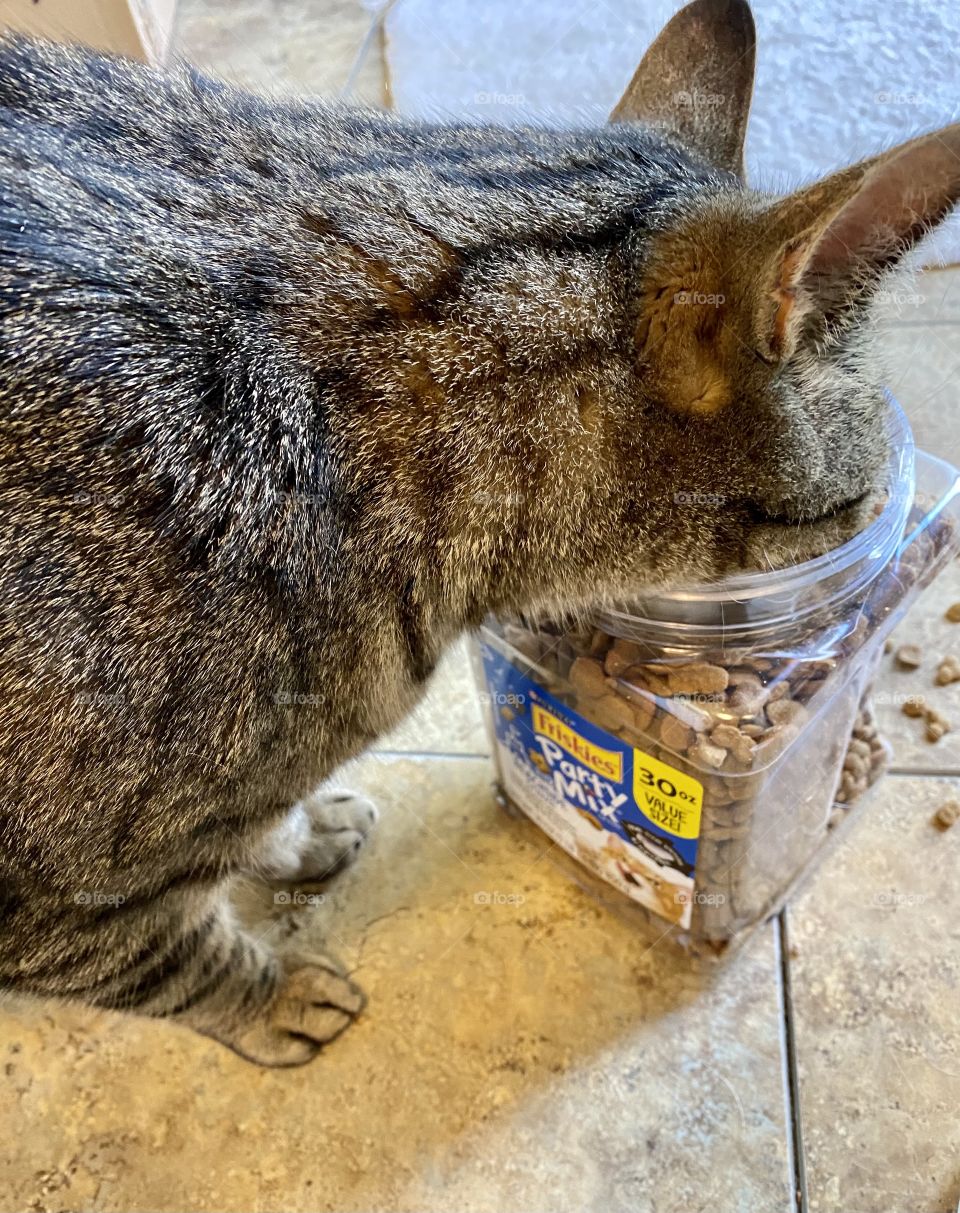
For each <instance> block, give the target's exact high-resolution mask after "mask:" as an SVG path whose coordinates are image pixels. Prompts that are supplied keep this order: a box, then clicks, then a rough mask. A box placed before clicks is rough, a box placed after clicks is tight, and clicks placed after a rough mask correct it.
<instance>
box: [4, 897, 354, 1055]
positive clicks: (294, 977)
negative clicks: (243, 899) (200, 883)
mask: <svg viewBox="0 0 960 1213" xmlns="http://www.w3.org/2000/svg"><path fill="white" fill-rule="evenodd" d="M228 890H229V886H228V884H223V885H218V886H216V887H215V888H212V889H210V890H208V891H207V892H203V893H201V892H198V891H197V890H192V891H185V892H183V893H182V894H170V893H167V894H166V895H164V896H162V897H158V898H156V899H155V900H150V899H143V900H141V899H139V898H138V897H137V896H136V894H135V893H134V892H132V891H131V892H130V894H129V895H125V896H124V898H123V899H122V901H121V902H120V903H118V904H117V905H116V906H113V907H109V908H108V909H107V910H94V909H93V908H90V909H89V910H87V911H86V912H84V913H82V914H79V915H74V916H73V917H72V918H71V919H70V920H67V919H65V918H64V919H61V920H60V925H61V928H62V929H61V930H60V931H58V932H57V933H56V935H53V934H51V937H50V938H47V939H45V940H44V939H35V940H34V943H35V957H36V959H35V960H33V961H31V960H29V959H27V960H25V961H21V962H20V963H18V965H17V966H16V969H15V971H14V972H10V973H0V985H3V984H6V985H8V986H9V987H10V988H12V989H16V990H19V991H22V992H24V993H29V994H33V995H36V996H40V997H44V996H51V997H60V998H69V999H73V1000H77V1001H81V1002H85V1003H87V1004H89V1005H92V1006H96V1007H103V1008H108V1009H112V1010H122V1011H132V1012H134V1013H137V1014H141V1015H149V1016H153V1017H157V1018H164V1019H171V1020H174V1021H176V1022H178V1023H182V1024H185V1025H188V1026H189V1027H191V1028H193V1029H195V1030H196V1031H198V1032H201V1033H202V1034H204V1035H206V1036H211V1037H213V1038H214V1039H215V1040H218V1041H220V1042H221V1043H223V1044H225V1045H228V1046H229V1047H230V1048H232V1049H233V1050H235V1052H237V1053H239V1054H241V1056H243V1057H246V1058H247V1059H248V1060H250V1061H254V1062H257V1063H258V1064H260V1065H264V1066H296V1065H302V1064H303V1063H304V1062H307V1061H310V1059H311V1058H313V1057H314V1056H316V1054H317V1053H318V1052H319V1051H320V1049H321V1048H322V1047H323V1046H324V1045H325V1044H328V1043H329V1042H330V1041H331V1040H333V1039H334V1038H335V1037H337V1036H339V1035H340V1033H341V1032H343V1031H344V1029H345V1028H347V1027H349V1025H350V1024H351V1023H352V1021H353V1020H354V1018H355V1017H356V1016H357V1015H358V1014H359V1012H360V1011H361V1010H362V1008H363V1005H364V1001H365V999H364V996H363V993H362V991H361V990H360V989H359V988H358V987H357V986H356V985H354V984H353V982H351V981H350V980H349V979H348V978H347V977H346V976H345V975H344V974H343V973H342V972H341V970H340V969H339V968H338V967H337V965H336V964H335V963H334V962H333V961H332V960H330V959H329V958H328V957H326V956H324V955H322V954H319V953H316V952H303V951H296V952H287V953H277V952H274V951H273V949H271V948H270V947H268V946H267V945H266V944H264V943H263V942H262V941H260V940H258V939H255V938H254V937H253V936H252V935H250V934H249V933H248V932H247V931H245V930H243V928H242V927H240V925H239V924H238V923H237V922H236V920H235V918H234V915H233V912H232V909H231V907H230V902H229V900H228Z"/></svg>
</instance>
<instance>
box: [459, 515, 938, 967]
mask: <svg viewBox="0 0 960 1213" xmlns="http://www.w3.org/2000/svg"><path fill="white" fill-rule="evenodd" d="M909 523H912V524H913V526H914V527H915V528H916V529H915V530H914V531H913V532H912V537H911V541H910V542H908V543H905V544H904V545H903V546H902V549H901V552H900V555H899V557H898V558H897V559H895V560H894V559H891V556H890V555H889V554H888V555H886V556H885V557H884V560H883V563H882V564H880V565H879V566H878V567H877V568H875V569H874V570H873V573H872V576H871V577H870V578H869V579H867V578H866V577H863V578H862V580H861V581H860V582H859V588H857V589H856V592H850V591H849V590H848V589H847V585H846V584H845V581H846V583H849V582H850V581H852V580H853V575H852V574H851V573H850V572H849V571H847V570H844V571H843V572H842V574H841V575H837V574H836V572H835V571H834V572H833V576H834V580H833V582H831V581H830V580H829V577H830V576H831V571H830V570H831V568H832V566H828V571H827V573H826V574H825V575H824V578H823V580H821V581H818V582H817V583H816V584H815V585H813V586H812V587H808V586H802V585H799V582H798V581H797V580H794V581H793V582H791V580H790V576H789V574H786V575H784V576H783V577H782V578H780V579H778V578H777V577H776V575H773V574H770V575H760V576H758V577H757V579H756V580H757V582H758V583H761V581H762V579H763V578H767V579H769V580H771V581H773V582H775V589H774V590H773V591H772V592H771V593H770V594H769V595H768V596H767V597H762V596H760V595H757V594H756V593H754V596H753V598H751V596H750V594H751V589H750V587H749V586H747V585H746V580H743V579H742V580H743V584H740V583H738V584H736V585H735V586H733V587H732V588H731V592H730V594H729V595H728V596H726V597H721V595H720V594H719V592H714V593H712V595H711V593H709V592H707V591H708V590H709V589H710V587H705V588H704V589H703V591H701V590H700V589H699V588H698V587H691V589H690V591H689V592H687V591H681V592H679V593H678V594H676V595H674V596H671V595H669V594H666V595H661V596H658V597H654V598H648V599H645V600H643V602H642V603H639V604H634V605H633V606H632V607H631V608H630V609H629V610H627V611H606V612H600V613H599V614H597V615H595V616H593V618H592V619H588V620H583V621H579V622H578V621H566V622H565V621H558V622H546V621H540V622H534V621H527V620H523V619H518V618H513V619H504V620H490V621H488V623H487V625H486V626H485V627H484V629H483V630H482V632H481V635H480V638H479V641H478V644H477V647H476V650H475V656H476V659H477V667H478V675H479V676H480V678H481V679H482V681H483V683H484V685H485V687H486V688H487V695H486V702H487V703H488V704H490V705H491V707H490V714H489V722H490V726H491V731H492V734H493V740H494V749H495V753H496V762H497V767H498V773H499V779H500V785H501V789H502V792H503V794H504V797H505V799H506V801H507V802H508V803H509V804H511V805H512V806H514V807H516V808H519V809H520V810H521V811H522V813H523V814H524V815H525V816H526V817H527V818H529V819H530V820H532V821H533V822H534V823H535V824H536V825H537V826H539V827H540V829H542V830H543V831H544V832H545V833H547V834H548V835H549V836H550V837H551V838H552V839H553V840H554V842H556V843H557V844H559V845H558V847H556V848H553V849H552V850H551V851H550V852H549V854H550V857H551V859H557V861H558V862H561V863H563V864H564V865H565V866H569V870H570V871H571V874H572V875H574V876H575V877H576V879H578V880H579V881H580V882H581V883H585V884H587V885H588V886H589V887H590V888H591V889H592V890H593V891H594V892H596V893H597V894H598V895H599V896H601V898H603V899H604V900H606V901H610V900H611V897H613V896H614V892H613V891H614V890H616V891H617V892H619V894H621V895H622V896H621V897H620V899H619V900H618V901H617V904H618V905H619V906H620V908H621V909H624V910H625V912H628V913H629V914H630V916H631V917H633V918H634V919H635V920H636V921H637V922H638V923H641V924H643V925H644V926H645V927H646V928H649V930H650V932H652V935H651V937H652V938H657V937H658V936H661V935H663V933H664V931H667V932H669V933H671V935H673V936H675V937H676V938H677V939H678V941H679V942H681V943H682V944H684V945H685V946H686V947H687V948H689V949H690V950H691V951H692V952H694V953H697V954H700V955H719V954H720V953H722V952H724V951H725V950H726V949H727V947H728V945H729V944H730V943H731V942H732V941H734V940H736V939H738V938H740V937H742V935H743V934H744V933H745V932H746V930H747V929H748V928H749V927H751V926H753V925H754V924H756V923H757V922H760V921H762V920H763V919H764V918H765V917H766V916H767V915H769V914H770V913H771V912H772V911H773V910H775V909H776V908H777V906H778V905H779V904H780V903H781V902H782V900H783V898H784V896H785V895H786V893H787V892H788V890H789V888H790V887H791V885H792V884H793V882H794V881H795V880H796V879H797V878H798V877H799V876H800V875H801V874H802V872H803V870H804V869H805V868H806V867H807V866H808V864H809V863H810V861H811V860H812V859H813V858H814V857H815V856H816V854H817V852H818V851H819V850H820V848H821V846H822V844H823V842H824V840H825V839H826V838H827V837H828V836H829V835H830V834H831V832H832V831H833V829H834V827H835V826H836V825H837V824H838V823H839V822H840V821H841V820H843V818H844V817H845V816H846V814H847V812H848V810H849V808H850V807H851V806H852V805H853V803H854V802H855V801H856V800H857V799H858V798H859V797H861V796H862V794H863V793H864V792H865V791H866V789H867V788H868V787H869V786H870V785H871V784H872V783H873V782H874V781H875V780H876V779H877V777H878V776H879V775H880V773H881V772H882V771H883V769H884V766H885V764H886V762H887V748H886V746H885V744H884V743H883V741H882V740H881V738H880V737H879V735H878V733H877V729H876V726H875V724H874V721H873V717H872V714H871V712H870V709H869V706H868V693H869V683H870V679H871V677H872V674H873V672H874V670H875V668H876V665H877V662H878V661H879V655H880V651H881V648H882V647H883V643H884V641H885V640H886V638H887V636H888V633H889V632H890V630H891V629H892V627H893V624H894V623H895V621H896V619H897V617H898V616H899V615H900V614H901V613H902V611H903V610H904V609H905V607H906V606H907V605H908V603H909V601H911V600H912V598H913V597H914V596H915V594H916V593H918V592H919V589H920V588H921V587H922V586H923V585H925V584H926V583H927V582H928V581H929V580H930V579H931V578H932V577H933V576H934V575H935V573H936V572H937V571H938V570H939V568H940V567H942V565H943V563H945V561H946V560H947V559H948V558H949V556H950V555H951V554H952V553H953V552H955V550H956V548H957V546H958V541H960V536H958V532H957V526H956V519H955V517H954V515H953V513H952V512H950V511H947V510H943V511H940V512H937V511H933V512H932V513H931V511H930V507H929V503H928V502H919V501H918V502H917V504H916V507H915V509H914V511H913V513H912V515H911V517H910V519H909ZM909 523H908V525H909ZM900 525H901V527H902V526H903V522H902V521H901V524H900ZM893 550H894V546H893V545H891V548H890V551H891V552H892V551H893ZM862 567H863V566H862V565H860V566H858V568H860V569H861V570H862ZM798 586H799V588H797V587H798ZM838 587H839V588H838ZM784 602H787V604H788V609H787V610H786V611H785V610H784V605H783V604H784ZM896 657H897V661H898V663H899V664H901V665H903V666H905V667H907V666H909V667H910V668H916V666H918V665H919V664H920V663H921V661H922V657H923V654H922V652H921V651H920V650H919V648H918V646H901V647H900V648H899V649H898V650H897V652H896ZM498 704H499V705H500V706H499V707H498V706H497V705H498ZM507 705H509V712H508V711H507ZM903 710H904V712H906V713H907V714H908V715H912V716H917V717H919V718H922V719H923V720H924V723H925V729H926V733H927V736H928V737H931V738H932V737H933V735H934V734H938V735H940V736H942V735H943V733H944V732H946V731H947V729H949V722H948V721H947V720H946V719H945V718H943V717H942V716H941V715H940V714H939V713H937V712H936V711H934V710H933V709H930V708H928V707H927V706H926V705H925V703H924V702H923V699H922V697H920V696H916V697H911V698H910V699H909V700H907V701H906V702H904V704H903ZM566 856H570V857H572V858H571V861H567V859H566ZM574 861H575V862H574Z"/></svg>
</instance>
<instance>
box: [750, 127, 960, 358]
mask: <svg viewBox="0 0 960 1213" xmlns="http://www.w3.org/2000/svg"><path fill="white" fill-rule="evenodd" d="M958 203H960V122H958V123H954V124H953V126H946V127H943V128H942V129H941V130H938V131H931V132H930V133H929V134H927V135H920V136H918V137H917V138H916V139H911V140H910V141H909V142H907V143H903V144H901V145H900V146H899V147H894V148H891V149H890V151H888V152H884V153H883V154H882V155H879V156H872V157H871V158H870V159H869V160H864V161H861V163H860V164H855V165H853V166H852V167H850V168H846V169H842V170H841V171H840V172H838V173H834V174H833V175H832V176H830V177H826V178H824V180H822V181H818V182H816V183H815V184H813V185H809V186H807V187H806V188H805V189H801V190H798V191H797V192H796V193H795V194H791V195H789V196H788V197H787V198H784V199H781V200H780V201H779V202H777V203H775V204H774V206H773V207H772V208H771V209H770V210H769V211H768V212H767V213H766V214H765V215H764V216H762V218H761V223H763V224H765V225H770V229H771V231H772V236H773V239H774V241H775V242H776V245H775V247H776V246H778V247H776V251H775V253H774V255H773V257H772V258H770V259H769V261H768V265H767V269H766V272H765V273H761V274H760V275H759V276H758V282H759V285H760V303H759V308H758V318H757V319H758V332H757V337H758V345H759V347H760V348H759V351H758V352H760V353H761V355H762V356H763V357H764V358H765V359H766V360H767V361H769V362H771V363H777V362H783V361H785V360H786V359H788V358H789V357H790V356H791V355H792V354H793V352H794V350H795V349H796V348H797V345H798V343H799V342H800V339H801V334H802V333H803V332H804V330H805V329H808V330H810V331H811V332H812V335H813V337H814V339H816V340H827V341H828V340H830V339H831V337H832V336H833V335H836V336H840V335H842V333H843V332H844V329H845V327H846V326H847V325H848V324H850V323H856V322H857V319H858V315H859V314H860V312H861V311H862V309H863V308H864V306H865V305H866V304H868V303H869V302H870V300H871V298H872V296H873V293H874V292H875V290H876V289H877V287H878V286H879V284H880V283H881V281H882V279H883V276H884V275H885V274H886V273H887V272H888V271H889V270H891V269H893V268H895V267H896V265H897V264H898V263H899V262H900V261H901V260H902V259H903V258H904V257H905V256H906V254H908V253H909V252H911V250H912V249H914V248H915V247H916V245H917V244H918V243H919V242H920V240H921V239H922V238H923V237H924V236H925V235H926V234H927V233H928V232H930V231H932V229H933V228H934V227H936V225H937V224H938V223H940V222H942V221H943V220H944V219H945V218H946V217H947V215H948V214H949V213H950V212H951V210H952V209H953V208H954V207H955V206H956V205H957V204H958ZM767 240H768V241H769V240H770V237H769V236H768V237H767Z"/></svg>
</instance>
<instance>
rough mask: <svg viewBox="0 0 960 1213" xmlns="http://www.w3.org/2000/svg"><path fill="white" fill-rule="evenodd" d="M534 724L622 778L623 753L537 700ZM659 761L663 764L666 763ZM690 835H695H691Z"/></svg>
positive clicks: (595, 767) (593, 766)
mask: <svg viewBox="0 0 960 1213" xmlns="http://www.w3.org/2000/svg"><path fill="white" fill-rule="evenodd" d="M533 728H534V732H536V733H540V734H541V735H542V736H543V737H549V738H550V740H551V741H555V742H556V743H557V745H559V746H563V748H564V749H565V750H566V751H567V753H568V754H570V755H572V757H574V758H576V760H577V761H578V762H582V763H583V765H584V766H585V767H589V768H590V770H591V771H596V773H597V774H598V775H602V776H603V778H604V779H611V780H613V781H614V782H615V783H619V781H620V780H621V779H622V778H623V755H622V754H618V753H617V751H616V750H605V749H603V747H602V746H598V745H594V744H593V742H592V741H587V739H586V737H581V736H580V734H579V733H576V732H574V730H573V729H571V728H570V726H569V725H566V724H564V723H563V721H562V720H561V719H560V718H559V717H558V716H554V714H553V713H552V712H548V711H547V710H546V708H542V707H541V706H540V705H539V704H538V703H535V704H534V705H533ZM659 765H660V766H663V763H660V764H659ZM669 769H670V768H669V767H664V770H669ZM691 782H695V781H691ZM684 837H686V836H684ZM690 837H693V836H692V835H690Z"/></svg>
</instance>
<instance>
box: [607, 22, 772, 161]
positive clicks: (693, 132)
mask: <svg viewBox="0 0 960 1213" xmlns="http://www.w3.org/2000/svg"><path fill="white" fill-rule="evenodd" d="M756 41H757V39H756V29H755V28H754V24H753V14H752V13H751V11H750V5H749V4H748V3H747V2H746V0H693V3H692V4H688V5H687V6H686V8H682V9H681V10H680V12H678V13H677V14H676V15H675V16H674V17H673V18H671V20H670V21H669V22H668V23H667V25H666V26H665V27H664V29H663V31H662V32H661V34H660V36H659V37H658V38H657V40H656V41H655V42H654V43H653V45H652V46H651V47H650V49H649V50H648V51H647V53H646V54H645V55H644V57H643V59H642V61H641V63H640V66H639V67H638V68H637V70H636V72H635V73H634V76H633V79H632V80H631V81H630V83H629V84H628V85H627V91H626V92H625V93H624V94H623V96H622V97H621V99H620V101H619V103H618V104H617V107H616V109H615V110H614V111H613V113H612V114H611V115H610V121H611V122H646V123H649V124H650V125H652V126H660V127H663V128H665V129H666V130H667V131H668V133H669V134H671V135H673V136H674V137H675V138H676V139H678V140H679V141H680V142H681V143H683V144H684V145H685V146H687V147H689V148H690V150H691V151H692V152H694V153H695V154H696V155H698V156H700V157H702V158H703V159H704V160H705V161H706V162H707V163H708V164H712V165H715V166H716V167H717V168H722V169H726V170H727V171H728V172H730V173H735V174H736V175H737V176H738V177H740V178H741V180H742V179H743V176H744V169H743V143H744V139H745V138H746V133H747V118H748V117H749V114H750V99H751V96H752V94H753V71H754V64H755V60H756Z"/></svg>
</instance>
